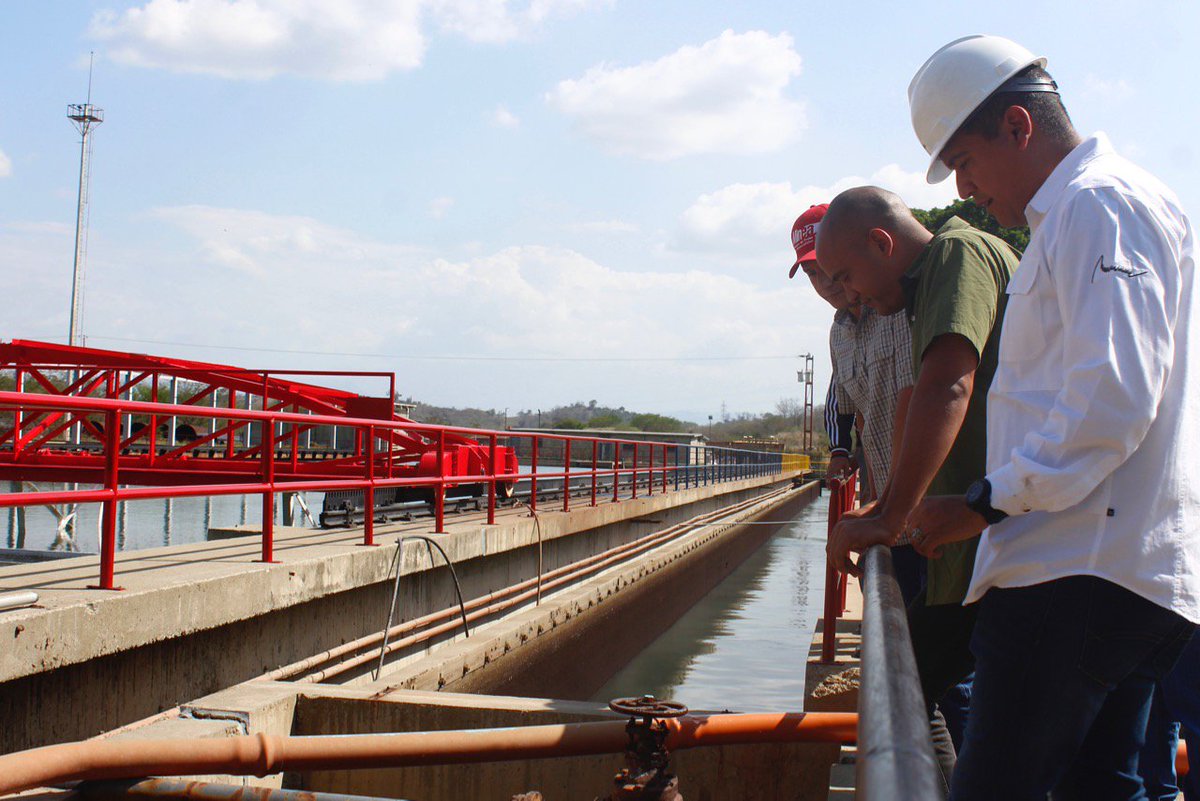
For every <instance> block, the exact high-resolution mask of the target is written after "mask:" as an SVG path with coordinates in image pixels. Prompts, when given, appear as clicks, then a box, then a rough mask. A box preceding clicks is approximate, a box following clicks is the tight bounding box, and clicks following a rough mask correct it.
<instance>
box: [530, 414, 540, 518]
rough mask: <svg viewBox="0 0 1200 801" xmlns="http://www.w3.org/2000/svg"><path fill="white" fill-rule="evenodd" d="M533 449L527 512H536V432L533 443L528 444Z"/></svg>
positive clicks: (533, 513)
mask: <svg viewBox="0 0 1200 801" xmlns="http://www.w3.org/2000/svg"><path fill="white" fill-rule="evenodd" d="M530 448H531V449H532V451H533V456H532V458H531V459H530V468H529V470H530V478H529V514H531V515H536V514H537V468H538V438H537V434H534V435H533V444H532V445H531V446H530Z"/></svg>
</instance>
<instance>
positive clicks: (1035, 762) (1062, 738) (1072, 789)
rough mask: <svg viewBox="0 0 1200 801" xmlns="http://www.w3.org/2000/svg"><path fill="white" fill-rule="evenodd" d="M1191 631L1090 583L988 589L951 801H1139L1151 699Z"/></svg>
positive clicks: (1136, 599) (1153, 608) (1169, 615)
mask: <svg viewBox="0 0 1200 801" xmlns="http://www.w3.org/2000/svg"><path fill="white" fill-rule="evenodd" d="M1193 628H1194V627H1193V626H1192V624H1191V623H1189V622H1187V621H1186V620H1184V619H1183V618H1182V617H1180V616H1179V615H1177V614H1175V613H1174V612H1171V611H1169V610H1167V609H1164V608H1162V607H1160V606H1158V605H1156V604H1154V603H1151V602H1150V601H1147V600H1146V599H1144V598H1142V597H1140V596H1138V595H1135V594H1134V593H1132V592H1130V591H1128V590H1126V589H1124V588H1122V587H1119V586H1117V585H1116V584H1113V583H1111V582H1108V581H1104V580H1103V579H1098V578H1094V577H1091V576H1071V577H1069V578H1063V579H1057V580H1055V581H1048V582H1045V583H1043V584H1035V585H1033V586H1031V587H1015V588H1004V589H991V590H989V591H988V592H987V594H986V595H985V596H984V597H983V599H982V600H981V601H980V602H979V614H978V619H977V620H976V623H975V631H974V634H973V635H972V639H971V651H972V653H974V655H975V685H974V690H973V694H972V699H971V714H970V717H969V719H968V720H967V731H966V741H965V743H964V744H963V749H962V753H961V754H960V755H959V758H958V763H957V765H956V766H955V770H954V777H953V781H952V783H951V792H950V798H951V799H952V801H982V800H984V799H988V800H991V799H995V801H1045V799H1046V796H1047V794H1048V793H1051V792H1052V791H1053V793H1054V798H1055V799H1064V800H1066V799H1070V800H1071V801H1074V799H1089V800H1091V799H1103V801H1124V800H1125V799H1131V800H1133V799H1143V798H1145V790H1144V788H1143V786H1142V780H1141V778H1140V777H1139V776H1138V773H1137V764H1138V752H1139V751H1140V750H1141V748H1142V745H1143V743H1144V741H1145V736H1146V720H1147V717H1148V716H1149V712H1150V698H1151V695H1152V693H1153V691H1154V685H1155V682H1157V681H1158V680H1159V679H1160V678H1162V677H1163V676H1164V675H1166V674H1167V672H1168V671H1169V670H1170V669H1171V666H1172V665H1173V664H1174V663H1175V660H1176V659H1177V658H1178V657H1179V654H1180V652H1181V651H1182V650H1183V646H1184V644H1185V643H1186V642H1187V640H1188V638H1189V637H1190V636H1191V633H1192V629H1193Z"/></svg>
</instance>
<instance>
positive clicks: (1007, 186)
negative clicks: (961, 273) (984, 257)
mask: <svg viewBox="0 0 1200 801" xmlns="http://www.w3.org/2000/svg"><path fill="white" fill-rule="evenodd" d="M1045 67H1046V60H1045V59H1044V58H1038V57H1036V56H1035V55H1034V54H1033V53H1031V52H1030V51H1028V50H1026V49H1025V48H1023V47H1021V46H1020V45H1018V44H1016V43H1014V42H1011V41H1009V40H1007V39H1003V38H1000V37H996V36H970V37H966V38H963V39H959V40H956V41H954V42H951V43H950V44H948V45H946V46H945V47H943V48H942V49H940V50H938V51H937V52H936V53H934V54H933V56H931V57H930V58H929V60H928V61H927V62H926V63H925V65H924V66H923V67H921V69H920V70H919V71H918V72H917V74H916V77H914V78H913V81H912V84H911V85H910V86H909V104H910V107H911V111H912V119H913V127H914V129H915V130H916V133H917V137H918V139H920V141H921V144H922V145H923V146H924V147H925V150H926V152H928V153H929V155H930V156H931V162H930V167H929V174H928V177H929V180H930V181H931V182H936V181H939V180H942V179H944V178H947V177H949V175H950V173H952V172H953V173H954V175H955V179H956V181H957V183H958V191H959V194H961V195H962V196H963V197H970V198H972V199H973V200H974V201H975V202H976V203H978V204H979V205H981V206H983V207H984V208H986V209H987V210H988V211H989V212H990V213H991V214H992V215H993V216H994V217H995V218H996V220H997V221H998V222H1000V224H1002V225H1006V226H1016V225H1022V224H1025V223H1028V224H1029V227H1030V232H1031V235H1030V241H1029V246H1028V248H1027V249H1026V250H1025V253H1024V256H1023V257H1022V259H1021V262H1020V266H1019V267H1018V269H1017V271H1016V272H1015V273H1014V275H1013V278H1012V281H1011V282H1010V283H1009V285H1008V294H1009V299H1008V304H1007V310H1006V312H1005V318H1004V332H1003V334H1002V337H1001V340H1000V351H999V366H998V368H997V371H996V375H995V378H994V380H993V382H992V386H991V390H990V392H989V395H988V427H987V440H988V454H987V474H986V475H985V476H980V477H979V480H977V481H976V482H974V483H973V484H972V485H971V487H970V488H969V489H968V491H967V493H966V495H965V496H942V497H932V498H927V499H926V500H925V501H924V502H923V503H922V504H921V506H920V507H918V509H917V510H916V511H915V512H914V513H913V514H912V515H911V516H910V518H909V525H910V527H912V528H915V529H919V530H920V532H921V534H920V537H919V538H918V548H919V549H920V550H922V551H924V552H925V553H926V555H927V556H930V557H933V558H936V556H937V552H938V548H939V547H940V546H941V545H942V544H944V543H947V542H953V541H957V540H959V539H962V538H965V537H969V536H973V535H974V534H976V533H978V532H979V531H981V530H984V529H985V528H986V531H984V533H983V537H982V539H981V540H980V543H979V549H978V552H977V555H976V560H975V570H974V573H973V575H972V579H971V585H970V588H969V590H968V593H967V598H966V601H965V602H966V603H975V602H978V603H979V613H978V618H977V622H976V627H975V632H974V635H973V638H972V643H971V648H972V651H973V653H974V654H975V658H976V674H975V688H974V694H973V697H972V704H971V714H970V718H969V720H968V723H967V731H966V741H965V745H964V748H963V752H962V754H960V756H959V761H958V765H957V767H956V769H955V773H954V779H953V783H952V787H951V798H952V799H957V800H965V799H1005V801H1021V800H1022V799H1039V800H1040V799H1045V798H1046V795H1047V793H1050V792H1054V793H1055V794H1056V796H1059V797H1063V798H1095V799H1136V798H1145V795H1144V791H1143V788H1142V783H1141V780H1140V779H1139V777H1138V775H1137V767H1138V751H1139V749H1140V748H1141V746H1142V743H1143V740H1144V738H1145V729H1146V717H1147V714H1148V712H1149V708H1150V698H1151V693H1152V691H1153V688H1154V685H1155V683H1156V682H1157V681H1158V679H1160V678H1161V677H1162V676H1163V675H1164V674H1165V673H1166V672H1167V671H1168V670H1169V669H1170V668H1171V666H1172V664H1173V663H1174V662H1175V660H1176V659H1177V658H1178V655H1179V653H1180V651H1181V650H1182V649H1183V647H1184V645H1185V644H1186V642H1187V641H1188V639H1189V638H1190V637H1191V634H1192V631H1193V630H1194V628H1195V624H1196V623H1197V622H1200V535H1198V534H1197V532H1198V530H1200V459H1197V457H1196V453H1197V449H1198V448H1200V416H1197V415H1195V414H1188V413H1187V412H1186V409H1185V403H1186V398H1188V397H1189V396H1190V397H1195V396H1197V393H1200V358H1198V356H1197V355H1195V351H1194V349H1195V348H1196V347H1200V318H1198V317H1197V311H1198V310H1197V307H1196V303H1195V294H1196V284H1195V276H1194V266H1195V265H1194V260H1193V233H1192V229H1191V224H1190V222H1189V221H1188V218H1187V215H1186V214H1185V213H1184V212H1183V210H1182V209H1181V208H1180V206H1179V202H1178V201H1177V199H1176V198H1175V196H1174V194H1173V193H1172V192H1171V191H1170V190H1169V189H1167V188H1166V187H1165V186H1164V185H1163V184H1162V183H1161V182H1159V181H1158V180H1157V179H1155V178H1154V177H1152V176H1150V175H1149V174H1147V173H1146V172H1144V171H1143V170H1141V169H1139V168H1137V167H1135V166H1134V165H1133V164H1130V163H1129V162H1128V161H1126V160H1125V159H1123V158H1121V157H1120V156H1118V155H1117V154H1116V153H1115V152H1114V151H1113V149H1112V146H1111V145H1110V144H1109V142H1108V140H1107V138H1106V137H1105V136H1104V135H1103V134H1097V135H1095V136H1093V137H1090V138H1087V139H1084V138H1082V137H1080V136H1079V134H1077V133H1076V131H1075V129H1074V127H1073V125H1072V124H1071V121H1070V119H1069V117H1068V116H1067V113H1066V111H1065V109H1064V107H1063V105H1062V101H1061V99H1060V98H1059V95H1058V87H1057V85H1056V84H1055V82H1054V81H1053V80H1052V79H1051V78H1050V76H1049V75H1048V74H1047V73H1046V71H1045Z"/></svg>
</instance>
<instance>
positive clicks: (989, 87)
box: [908, 35, 1053, 184]
mask: <svg viewBox="0 0 1200 801" xmlns="http://www.w3.org/2000/svg"><path fill="white" fill-rule="evenodd" d="M1031 64H1037V65H1038V66H1039V67H1043V68H1044V67H1045V66H1046V59H1045V58H1042V57H1040V56H1035V55H1034V54H1033V53H1031V52H1030V51H1029V50H1026V49H1025V48H1024V47H1021V45H1019V44H1017V43H1016V42H1014V41H1011V40H1009V39H1005V38H1004V37H1002V36H982V35H975V36H964V37H963V38H961V39H955V40H954V41H953V42H951V43H950V44H948V45H945V46H944V47H942V48H941V49H940V50H938V51H937V52H936V53H934V54H933V55H932V56H930V57H929V60H928V61H926V62H925V64H924V65H923V66H922V67H921V69H919V70H917V74H916V75H915V76H913V79H912V83H910V84H909V85H908V106H909V111H910V112H911V113H912V124H913V130H914V131H916V133H917V139H920V140H921V146H922V147H924V148H925V152H926V153H928V154H929V155H930V157H931V160H930V163H929V171H928V172H927V173H926V174H925V180H927V181H928V182H929V183H931V184H936V183H940V182H941V181H944V180H946V179H947V178H949V177H950V170H949V169H948V168H947V167H946V165H945V164H943V163H942V162H941V159H940V158H939V156H940V155H941V153H942V148H944V147H945V146H946V143H947V142H948V141H950V137H952V136H954V134H955V132H956V131H958V129H959V127H960V126H961V125H962V124H963V123H964V122H966V120H967V117H969V116H971V112H973V111H974V110H975V109H977V108H979V106H980V104H981V103H983V101H984V100H987V98H988V96H989V95H991V94H992V93H993V92H995V91H996V90H997V89H999V88H1000V87H1001V86H1003V85H1004V83H1005V82H1006V81H1007V80H1008V79H1009V78H1011V77H1013V76H1014V75H1016V74H1017V73H1018V72H1020V71H1021V70H1023V69H1025V68H1026V67H1028V66H1030V65H1031ZM1040 88H1041V86H1040V85H1039V86H1037V87H1034V86H1022V87H1019V88H1017V87H1014V91H1022V90H1030V89H1033V90H1035V91H1037V90H1038V89H1040ZM1043 91H1053V90H1050V89H1043Z"/></svg>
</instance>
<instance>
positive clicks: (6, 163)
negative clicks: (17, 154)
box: [0, 150, 12, 178]
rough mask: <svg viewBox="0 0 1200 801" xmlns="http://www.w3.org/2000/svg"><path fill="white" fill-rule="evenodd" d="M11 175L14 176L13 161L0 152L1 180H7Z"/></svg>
mask: <svg viewBox="0 0 1200 801" xmlns="http://www.w3.org/2000/svg"><path fill="white" fill-rule="evenodd" d="M9 175H12V159H10V158H9V157H8V156H6V155H5V154H4V151H3V150H0V178H6V177H8V176H9Z"/></svg>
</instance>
